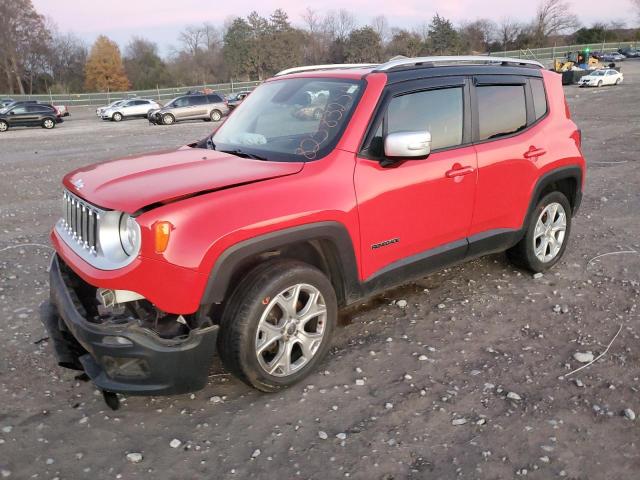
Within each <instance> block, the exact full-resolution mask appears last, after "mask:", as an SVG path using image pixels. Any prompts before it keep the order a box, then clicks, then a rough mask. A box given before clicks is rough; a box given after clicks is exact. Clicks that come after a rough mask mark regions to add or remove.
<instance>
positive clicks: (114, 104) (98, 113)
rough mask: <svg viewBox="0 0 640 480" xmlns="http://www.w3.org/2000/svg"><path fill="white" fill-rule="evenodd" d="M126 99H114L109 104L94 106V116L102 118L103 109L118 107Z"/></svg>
mask: <svg viewBox="0 0 640 480" xmlns="http://www.w3.org/2000/svg"><path fill="white" fill-rule="evenodd" d="M126 101H127V100H126V99H124V100H114V101H113V102H111V103H110V104H109V105H104V106H102V107H98V108H96V116H97V117H100V118H102V113H103V112H104V111H105V110H109V109H110V108H114V107H118V106H120V105H122V104H123V103H125V102H126Z"/></svg>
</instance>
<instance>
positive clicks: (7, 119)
mask: <svg viewBox="0 0 640 480" xmlns="http://www.w3.org/2000/svg"><path fill="white" fill-rule="evenodd" d="M57 123H62V118H61V117H60V115H59V114H58V111H57V110H56V109H55V108H53V107H52V106H51V105H45V104H41V103H23V102H15V103H13V104H10V105H9V106H8V107H5V108H3V109H2V110H0V132H6V131H7V130H8V129H9V128H10V127H42V128H46V129H52V128H53V127H55V126H56V124H57Z"/></svg>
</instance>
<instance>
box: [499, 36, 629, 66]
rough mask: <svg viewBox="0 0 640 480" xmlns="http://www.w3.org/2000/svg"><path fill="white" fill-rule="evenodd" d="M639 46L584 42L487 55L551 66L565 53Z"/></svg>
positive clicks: (606, 51) (564, 55)
mask: <svg viewBox="0 0 640 480" xmlns="http://www.w3.org/2000/svg"><path fill="white" fill-rule="evenodd" d="M637 46H640V42H610V43H605V42H601V43H585V44H581V45H562V46H553V47H547V48H533V49H532V48H527V49H524V50H502V51H496V52H490V53H489V55H492V56H497V57H512V58H526V59H529V60H537V61H539V62H540V63H542V64H544V65H547V66H549V67H550V66H551V65H552V64H553V59H554V58H565V57H566V55H567V53H569V52H576V51H579V50H586V49H587V48H588V49H589V50H591V51H592V52H604V53H608V52H617V51H618V49H621V48H627V47H629V48H636V47H637Z"/></svg>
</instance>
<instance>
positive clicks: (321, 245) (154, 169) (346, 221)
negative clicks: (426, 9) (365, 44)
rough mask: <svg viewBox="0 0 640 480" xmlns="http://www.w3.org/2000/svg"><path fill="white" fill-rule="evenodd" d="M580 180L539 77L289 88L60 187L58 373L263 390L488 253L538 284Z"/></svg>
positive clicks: (447, 67)
mask: <svg viewBox="0 0 640 480" xmlns="http://www.w3.org/2000/svg"><path fill="white" fill-rule="evenodd" d="M584 173H585V162H584V159H583V156H582V153H581V151H580V131H579V130H578V129H577V128H576V125H575V124H574V122H573V121H572V120H571V119H570V115H569V109H568V107H567V104H566V102H565V98H564V93H563V89H562V85H561V77H560V76H559V75H557V74H555V73H552V72H550V71H545V70H544V69H543V68H542V65H540V64H538V63H537V62H532V61H525V60H518V59H509V58H493V57H424V58H417V59H416V58H414V59H405V58H402V59H396V60H393V61H390V62H388V63H385V64H381V65H329V66H315V67H301V68H296V69H290V70H286V71H284V72H281V73H280V74H278V75H276V76H275V77H274V78H272V79H270V80H268V81H266V82H264V84H263V85H262V86H260V87H259V88H257V89H256V90H255V91H254V92H253V93H252V94H251V95H250V96H248V97H247V99H246V100H245V101H244V102H243V103H242V104H241V105H239V106H238V108H237V109H236V110H234V112H233V114H232V115H231V116H230V117H229V118H228V119H227V120H226V122H225V123H224V124H223V125H222V126H221V127H220V128H219V129H218V130H217V131H216V132H215V133H214V134H212V135H211V136H210V137H208V138H206V139H204V140H202V141H200V142H198V143H194V144H191V145H188V146H184V147H181V148H179V149H177V150H170V151H163V152H157V153H152V154H148V155H142V156H138V157H133V158H125V159H121V160H115V161H111V162H107V163H102V164H97V165H92V166H89V167H86V168H82V169H79V170H76V171H74V172H72V173H70V174H68V175H67V176H65V178H64V182H63V183H64V192H63V194H62V211H63V213H62V218H60V220H59V221H58V222H57V223H56V225H55V227H54V229H53V231H52V233H51V241H52V242H53V245H54V247H55V250H56V255H55V256H54V258H53V261H52V264H51V270H50V275H51V302H50V304H46V305H45V308H43V317H44V321H45V323H46V325H47V327H48V329H49V330H50V334H51V338H52V339H53V343H54V346H55V350H56V353H57V356H58V360H59V363H60V364H61V365H63V366H66V367H70V368H76V369H83V370H84V371H85V372H86V373H87V375H88V376H89V377H90V378H91V379H92V380H93V382H94V383H95V384H96V385H97V386H98V387H99V388H100V389H102V390H103V391H105V392H110V393H108V394H109V395H113V392H126V393H131V394H175V393H184V392H189V391H193V390H196V389H200V388H202V387H203V386H204V385H205V383H206V380H207V373H208V370H209V368H210V365H211V362H212V358H213V356H214V353H215V352H217V353H218V355H219V356H220V358H221V360H222V362H223V364H224V365H225V367H226V368H227V369H228V370H229V371H231V372H233V373H234V374H235V375H236V376H237V377H238V378H240V379H242V380H243V381H244V382H246V383H248V384H249V385H252V386H253V387H255V388H257V389H259V390H263V391H276V390H278V389H281V388H283V387H286V386H289V385H291V384H293V383H294V382H296V381H298V380H300V379H302V378H304V377H306V376H307V375H309V373H310V372H311V371H313V370H314V369H315V368H316V367H317V365H318V363H319V362H321V360H322V358H323V357H324V356H325V355H326V353H327V351H328V350H329V347H330V344H331V336H332V334H333V333H334V330H335V329H336V319H337V315H338V309H339V308H341V307H343V306H346V305H349V304H352V303H354V302H356V301H358V300H360V299H362V298H363V297H367V296H370V295H372V294H374V293H376V292H380V291H381V290H383V289H385V288H388V287H390V286H393V285H397V284H401V283H406V282H409V281H411V280H412V279H416V278H419V277H421V276H424V275H425V274H426V273H428V272H431V271H433V270H435V269H440V268H443V267H445V266H448V265H452V264H455V263H459V262H463V261H465V260H469V259H472V258H476V257H478V256H481V255H485V254H488V253H492V252H498V251H503V250H506V252H507V255H508V257H509V258H510V259H511V260H512V261H513V263H514V264H516V265H517V266H519V267H522V268H525V269H528V270H530V271H532V272H541V271H544V270H546V269H548V268H550V267H552V266H553V265H554V264H556V263H557V262H558V261H559V260H560V258H561V257H562V255H563V253H564V251H565V249H566V247H567V243H568V237H569V232H570V229H571V219H572V216H573V215H574V214H575V212H576V211H577V209H578V207H579V206H580V201H581V198H582V188H583V184H584Z"/></svg>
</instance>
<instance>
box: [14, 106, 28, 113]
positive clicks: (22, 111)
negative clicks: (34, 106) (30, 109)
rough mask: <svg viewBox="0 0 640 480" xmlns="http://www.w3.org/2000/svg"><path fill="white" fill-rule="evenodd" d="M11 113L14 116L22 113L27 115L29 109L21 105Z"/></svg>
mask: <svg viewBox="0 0 640 480" xmlns="http://www.w3.org/2000/svg"><path fill="white" fill-rule="evenodd" d="M11 112H12V113H13V114H14V115H19V114H21V113H27V107H26V106H24V105H20V106H18V107H13V109H12V110H11Z"/></svg>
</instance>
